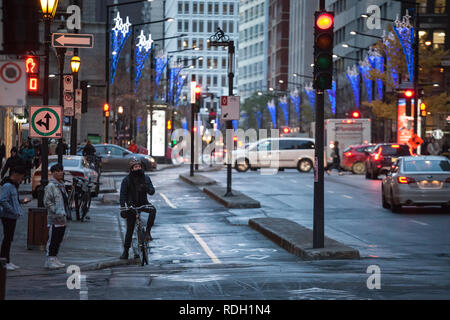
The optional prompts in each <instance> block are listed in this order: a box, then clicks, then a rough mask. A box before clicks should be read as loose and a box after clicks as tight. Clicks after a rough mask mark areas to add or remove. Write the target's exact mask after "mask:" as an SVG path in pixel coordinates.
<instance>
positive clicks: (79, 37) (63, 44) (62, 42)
mask: <svg viewBox="0 0 450 320" xmlns="http://www.w3.org/2000/svg"><path fill="white" fill-rule="evenodd" d="M52 47H54V48H93V47H94V35H93V34H79V33H53V34H52Z"/></svg>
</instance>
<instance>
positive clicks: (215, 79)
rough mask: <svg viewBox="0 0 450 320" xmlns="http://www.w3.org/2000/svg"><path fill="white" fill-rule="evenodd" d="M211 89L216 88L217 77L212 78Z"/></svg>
mask: <svg viewBox="0 0 450 320" xmlns="http://www.w3.org/2000/svg"><path fill="white" fill-rule="evenodd" d="M213 87H217V76H213Z"/></svg>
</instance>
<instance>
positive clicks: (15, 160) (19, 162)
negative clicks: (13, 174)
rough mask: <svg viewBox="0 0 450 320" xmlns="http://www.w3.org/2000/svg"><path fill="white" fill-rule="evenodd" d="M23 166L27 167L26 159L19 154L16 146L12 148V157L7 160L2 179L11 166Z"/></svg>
mask: <svg viewBox="0 0 450 320" xmlns="http://www.w3.org/2000/svg"><path fill="white" fill-rule="evenodd" d="M17 166H21V167H25V161H24V160H23V159H22V157H21V156H20V155H19V152H18V150H17V148H16V147H12V148H11V157H9V158H8V160H6V163H5V166H4V167H3V169H2V173H1V176H2V179H3V177H4V176H5V175H6V172H8V170H10V169H11V168H14V167H17Z"/></svg>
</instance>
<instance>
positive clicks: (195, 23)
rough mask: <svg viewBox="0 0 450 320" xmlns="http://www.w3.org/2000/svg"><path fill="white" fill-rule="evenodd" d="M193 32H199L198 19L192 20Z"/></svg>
mask: <svg viewBox="0 0 450 320" xmlns="http://www.w3.org/2000/svg"><path fill="white" fill-rule="evenodd" d="M192 32H197V20H194V21H192Z"/></svg>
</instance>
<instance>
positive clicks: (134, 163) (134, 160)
mask: <svg viewBox="0 0 450 320" xmlns="http://www.w3.org/2000/svg"><path fill="white" fill-rule="evenodd" d="M136 164H140V165H141V166H142V163H141V161H140V160H138V159H137V158H132V159H131V160H130V162H128V169H130V171H131V169H132V168H133V166H134V165H136Z"/></svg>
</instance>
